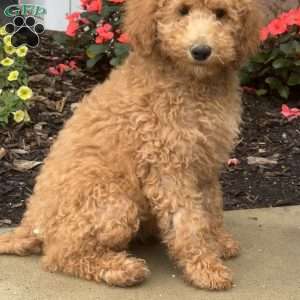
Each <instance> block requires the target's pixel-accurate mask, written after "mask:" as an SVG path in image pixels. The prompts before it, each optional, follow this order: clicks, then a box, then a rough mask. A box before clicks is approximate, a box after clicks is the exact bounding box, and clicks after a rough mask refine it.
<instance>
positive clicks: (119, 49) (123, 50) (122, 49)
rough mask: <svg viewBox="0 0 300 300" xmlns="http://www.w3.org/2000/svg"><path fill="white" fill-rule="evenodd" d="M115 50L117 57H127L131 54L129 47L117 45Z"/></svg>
mask: <svg viewBox="0 0 300 300" xmlns="http://www.w3.org/2000/svg"><path fill="white" fill-rule="evenodd" d="M114 50H115V54H116V56H121V57H126V56H127V55H128V52H129V45H126V44H121V43H115V46H114Z"/></svg>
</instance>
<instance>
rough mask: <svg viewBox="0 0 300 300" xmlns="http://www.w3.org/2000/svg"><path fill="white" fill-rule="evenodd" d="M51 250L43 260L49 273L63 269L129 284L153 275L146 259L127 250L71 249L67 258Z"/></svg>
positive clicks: (111, 282) (93, 278)
mask: <svg viewBox="0 0 300 300" xmlns="http://www.w3.org/2000/svg"><path fill="white" fill-rule="evenodd" d="M52 255H53V254H52V253H48V254H47V255H46V256H44V257H43V259H42V265H43V268H44V269H45V270H46V271H49V272H62V273H65V274H68V275H72V276H76V277H79V278H82V279H86V280H92V281H96V282H105V283H107V284H108V285H113V286H119V287H126V286H132V285H136V284H139V283H141V282H142V281H144V280H145V279H146V277H147V276H148V275H149V273H150V272H149V269H148V267H147V265H146V263H145V261H144V260H142V259H138V258H135V257H130V256H129V254H128V253H127V252H126V251H120V252H118V251H113V250H108V249H97V250H95V251H93V249H90V251H86V252H84V253H82V252H81V251H80V252H74V251H72V252H68V251H66V252H65V253H64V258H63V259H61V258H59V257H58V256H56V255H55V256H52Z"/></svg>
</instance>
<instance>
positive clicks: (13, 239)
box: [0, 225, 42, 256]
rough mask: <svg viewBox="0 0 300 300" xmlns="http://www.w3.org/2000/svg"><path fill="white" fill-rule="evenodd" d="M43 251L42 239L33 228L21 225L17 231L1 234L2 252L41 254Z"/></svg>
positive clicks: (0, 252) (0, 250)
mask: <svg viewBox="0 0 300 300" xmlns="http://www.w3.org/2000/svg"><path fill="white" fill-rule="evenodd" d="M41 251H42V241H41V240H40V239H39V238H38V237H37V236H36V235H35V234H34V233H33V231H32V229H31V228H29V227H26V226H24V225H21V226H20V227H18V228H16V229H15V231H10V232H6V233H4V234H1V235H0V254H16V255H20V256H26V255H30V254H39V253H41Z"/></svg>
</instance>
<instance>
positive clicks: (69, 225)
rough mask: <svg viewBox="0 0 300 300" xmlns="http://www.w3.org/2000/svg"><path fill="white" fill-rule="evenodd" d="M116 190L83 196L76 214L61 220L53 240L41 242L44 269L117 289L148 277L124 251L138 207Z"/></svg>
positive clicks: (134, 230) (138, 261)
mask: <svg viewBox="0 0 300 300" xmlns="http://www.w3.org/2000/svg"><path fill="white" fill-rule="evenodd" d="M93 190H94V191H95V190H97V186H94V188H93ZM116 190H118V189H117V188H116V189H114V188H110V190H109V191H108V194H106V193H104V192H101V193H99V192H94V191H91V190H90V191H89V192H88V193H86V195H88V196H87V197H86V199H85V201H84V204H83V206H82V207H81V208H80V209H78V210H77V211H76V214H75V213H74V214H72V215H70V217H69V218H68V217H67V218H65V219H64V220H62V223H61V224H59V228H58V230H57V232H56V234H55V236H51V237H49V239H47V237H46V238H45V244H44V253H45V256H44V257H43V260H42V264H43V267H44V269H46V270H48V271H50V272H56V271H57V272H62V273H65V274H69V275H73V276H76V277H80V278H84V279H87V280H93V281H96V282H100V281H103V282H106V283H107V284H109V285H115V286H121V287H122V286H131V285H135V284H138V283H140V282H142V281H143V280H144V279H145V278H146V277H147V276H148V274H149V270H148V268H147V266H146V263H145V262H144V261H143V260H141V259H138V258H134V257H131V256H129V254H128V253H127V252H126V251H124V249H126V248H127V247H128V244H129V242H130V241H131V240H132V239H133V238H134V236H135V235H136V234H137V232H138V229H139V223H140V222H139V216H138V207H137V205H136V203H135V202H134V201H132V200H131V199H130V197H129V196H127V195H126V192H125V193H124V192H122V191H120V190H118V191H116Z"/></svg>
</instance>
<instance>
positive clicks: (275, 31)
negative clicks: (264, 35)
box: [268, 19, 288, 35]
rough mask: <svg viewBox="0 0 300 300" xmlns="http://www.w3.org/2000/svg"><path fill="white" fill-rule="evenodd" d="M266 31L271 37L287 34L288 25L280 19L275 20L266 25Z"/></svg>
mask: <svg viewBox="0 0 300 300" xmlns="http://www.w3.org/2000/svg"><path fill="white" fill-rule="evenodd" d="M268 29H269V32H270V33H271V34H272V35H280V34H283V33H285V32H287V29H288V25H287V24H286V23H285V21H284V20H282V19H275V20H273V21H272V22H271V23H270V24H269V25H268Z"/></svg>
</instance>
